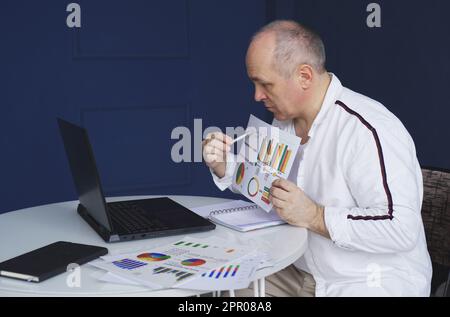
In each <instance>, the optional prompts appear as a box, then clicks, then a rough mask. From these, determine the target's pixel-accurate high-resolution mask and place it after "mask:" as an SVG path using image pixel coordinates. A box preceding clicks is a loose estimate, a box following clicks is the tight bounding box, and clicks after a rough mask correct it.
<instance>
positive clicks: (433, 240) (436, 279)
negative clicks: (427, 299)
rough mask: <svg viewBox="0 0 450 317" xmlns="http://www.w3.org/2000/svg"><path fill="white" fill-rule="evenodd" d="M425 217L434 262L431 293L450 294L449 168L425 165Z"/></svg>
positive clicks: (435, 294)
mask: <svg viewBox="0 0 450 317" xmlns="http://www.w3.org/2000/svg"><path fill="white" fill-rule="evenodd" d="M422 175H423V187H424V194H423V204H422V218H423V223H424V226H425V234H426V237H427V244H428V251H429V253H430V256H431V261H432V264H433V277H432V282H431V296H447V297H450V170H444V169H438V168H429V167H423V168H422Z"/></svg>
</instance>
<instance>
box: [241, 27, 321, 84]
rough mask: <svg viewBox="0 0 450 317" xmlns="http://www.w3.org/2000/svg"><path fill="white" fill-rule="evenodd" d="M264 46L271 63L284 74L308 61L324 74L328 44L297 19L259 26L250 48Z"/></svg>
mask: <svg viewBox="0 0 450 317" xmlns="http://www.w3.org/2000/svg"><path fill="white" fill-rule="evenodd" d="M252 49H254V50H256V49H258V50H259V49H264V50H266V51H267V52H266V53H269V52H270V54H271V63H272V67H273V68H274V69H275V70H276V71H277V72H278V73H279V74H280V75H282V76H283V77H285V78H288V77H290V76H291V75H292V74H293V73H294V72H295V71H296V69H297V67H298V66H299V65H302V64H308V65H310V66H311V67H312V68H313V69H314V70H315V71H316V72H318V73H319V74H322V73H324V72H325V71H326V69H325V61H326V56H325V47H324V44H323V42H322V39H321V38H320V36H319V35H317V34H316V33H315V32H313V31H311V30H309V29H308V28H306V27H304V26H302V25H301V24H299V23H297V22H294V21H284V20H282V21H274V22H272V23H270V24H268V25H266V26H264V27H263V28H262V29H261V30H259V31H258V32H257V33H256V34H255V35H254V36H253V39H252V42H251V45H250V48H249V51H250V50H252Z"/></svg>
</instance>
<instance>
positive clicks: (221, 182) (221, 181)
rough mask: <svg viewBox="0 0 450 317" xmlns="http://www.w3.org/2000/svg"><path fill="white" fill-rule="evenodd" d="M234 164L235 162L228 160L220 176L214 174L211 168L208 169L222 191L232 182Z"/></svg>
mask: <svg viewBox="0 0 450 317" xmlns="http://www.w3.org/2000/svg"><path fill="white" fill-rule="evenodd" d="M235 166H236V164H235V163H234V162H230V161H228V162H227V165H226V168H225V175H224V177H222V178H219V177H218V176H217V175H216V174H214V171H213V170H212V169H211V168H210V169H209V171H210V172H211V175H212V177H213V180H214V183H215V184H216V186H217V187H218V188H219V189H220V190H221V191H224V190H225V189H227V188H228V187H230V186H231V184H232V183H233V181H232V180H233V174H234V168H235Z"/></svg>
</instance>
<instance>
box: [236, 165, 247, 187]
mask: <svg viewBox="0 0 450 317" xmlns="http://www.w3.org/2000/svg"><path fill="white" fill-rule="evenodd" d="M244 172H245V165H244V163H241V164H240V165H239V167H238V170H237V172H236V184H238V185H240V184H241V183H242V180H243V179H244Z"/></svg>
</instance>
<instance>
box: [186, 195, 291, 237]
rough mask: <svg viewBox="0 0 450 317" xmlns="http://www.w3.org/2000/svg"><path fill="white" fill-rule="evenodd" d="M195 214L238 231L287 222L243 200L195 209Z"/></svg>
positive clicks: (273, 212) (273, 213)
mask: <svg viewBox="0 0 450 317" xmlns="http://www.w3.org/2000/svg"><path fill="white" fill-rule="evenodd" d="M192 211H193V212H195V213H197V214H198V215H200V216H202V217H204V218H208V219H210V220H211V221H213V222H215V223H218V224H221V225H223V226H226V227H229V228H231V229H234V230H237V231H242V232H245V231H251V230H256V229H261V228H266V227H271V226H276V225H281V224H284V223H285V222H284V221H283V220H282V219H281V218H280V217H279V216H278V214H277V213H276V212H275V211H271V212H270V213H268V212H266V211H265V210H263V209H262V208H260V207H259V206H258V205H256V204H254V203H250V202H247V201H243V200H234V201H231V202H227V203H221V204H215V205H209V206H204V207H198V208H193V209H192Z"/></svg>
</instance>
